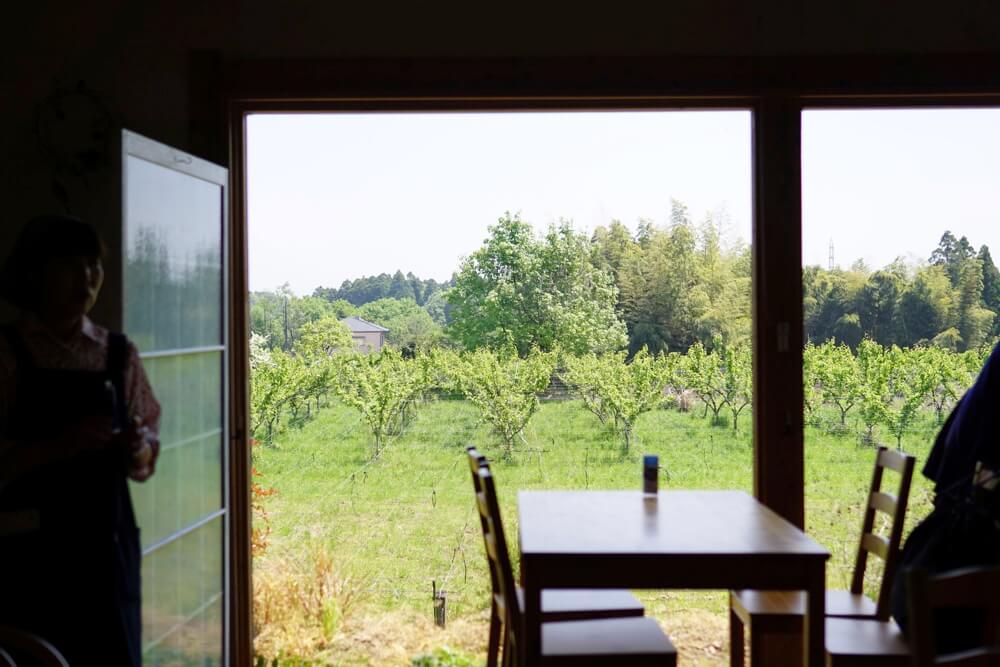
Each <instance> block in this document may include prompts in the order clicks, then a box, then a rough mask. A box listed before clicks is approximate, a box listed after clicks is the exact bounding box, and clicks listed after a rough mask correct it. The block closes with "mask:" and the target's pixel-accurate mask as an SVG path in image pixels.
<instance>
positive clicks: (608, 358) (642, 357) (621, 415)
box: [560, 348, 677, 452]
mask: <svg viewBox="0 0 1000 667" xmlns="http://www.w3.org/2000/svg"><path fill="white" fill-rule="evenodd" d="M676 365H677V358H676V357H668V356H667V355H659V356H653V355H651V354H649V352H648V351H647V350H646V349H645V348H643V349H642V350H640V351H639V352H638V353H637V354H636V355H635V357H633V358H632V360H631V362H626V359H625V353H624V352H617V353H613V354H605V355H602V356H597V355H594V354H589V355H583V356H579V357H573V356H569V357H567V358H566V360H565V369H564V370H563V371H562V372H561V373H560V375H561V377H562V378H563V380H564V381H565V382H566V383H567V384H569V385H570V386H572V387H573V390H574V393H576V394H577V395H578V396H579V397H580V398H581V399H582V400H583V403H584V405H585V406H586V407H587V409H588V410H590V411H591V412H593V413H594V414H595V415H597V417H598V419H600V420H601V423H611V424H612V425H613V427H614V429H615V430H616V431H617V432H618V433H619V434H621V436H622V437H623V439H624V442H623V447H624V449H625V451H626V452H627V451H629V448H630V446H631V444H632V439H633V435H634V429H635V422H636V420H637V419H638V418H639V416H640V415H642V414H643V413H645V412H649V411H650V410H652V409H654V408H656V407H658V406H659V405H661V404H662V403H663V402H664V400H665V395H664V392H665V390H666V388H667V386H668V385H670V384H671V382H672V381H673V379H674V369H675V367H676ZM609 419H610V420H611V421H610V422H609Z"/></svg>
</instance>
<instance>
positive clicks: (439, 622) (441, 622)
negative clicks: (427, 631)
mask: <svg viewBox="0 0 1000 667" xmlns="http://www.w3.org/2000/svg"><path fill="white" fill-rule="evenodd" d="M431 600H433V602H434V625H436V626H438V627H439V628H443V627H444V626H445V623H446V622H447V615H448V593H447V592H446V591H445V590H444V589H443V588H442V589H440V590H438V587H437V582H436V581H431Z"/></svg>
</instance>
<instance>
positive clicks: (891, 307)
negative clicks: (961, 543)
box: [802, 109, 1000, 595]
mask: <svg viewBox="0 0 1000 667" xmlns="http://www.w3.org/2000/svg"><path fill="white" fill-rule="evenodd" d="M998 127H1000V110H996V109H920V110H918V109H878V110H860V109H859V110H849V111H839V110H838V111H833V110H826V111H820V110H816V111H807V112H805V113H803V116H802V213H803V220H802V251H803V264H804V266H803V292H804V298H805V301H804V304H803V306H804V316H805V322H804V325H805V335H806V349H805V355H804V356H805V375H806V382H805V398H806V404H807V409H806V414H805V422H806V430H805V443H806V473H807V474H806V480H807V486H806V518H807V522H808V526H807V528H808V530H809V532H810V533H811V534H812V535H814V536H816V538H817V539H819V540H820V541H821V542H823V543H824V544H825V546H827V547H828V548H829V549H830V551H831V552H832V554H833V557H832V558H831V560H830V563H829V566H828V568H827V573H828V583H829V586H831V587H832V588H839V589H844V588H847V587H848V586H849V585H850V582H851V577H852V574H853V569H854V557H855V554H856V550H857V545H858V528H859V526H860V524H861V518H862V512H863V510H864V507H865V501H866V495H867V489H868V487H869V484H870V481H871V475H872V468H873V466H874V460H875V447H876V446H885V447H888V448H890V449H900V450H902V451H904V452H906V453H908V454H912V455H914V456H915V457H916V460H917V461H916V470H917V472H916V473H915V474H914V478H913V485H912V487H911V491H910V502H909V508H908V510H907V517H906V526H905V529H904V538H905V536H906V535H908V534H909V531H910V529H912V527H913V526H914V525H915V524H916V523H917V522H919V521H920V520H922V519H923V518H924V517H926V516H927V514H928V513H929V511H930V509H931V502H932V499H933V497H934V488H933V486H934V483H933V481H931V480H929V479H928V478H926V477H925V476H924V475H922V474H921V472H920V471H921V468H922V467H923V465H924V462H925V461H927V457H928V454H929V452H930V450H931V447H932V445H933V442H934V439H935V437H936V436H937V434H938V432H939V431H940V429H941V427H942V423H943V421H944V420H945V418H946V417H947V416H948V413H949V412H950V410H951V409H952V407H953V406H954V405H955V402H956V401H957V400H958V399H959V398H960V397H961V396H962V394H963V393H964V392H965V391H966V389H967V388H968V387H969V386H970V385H971V383H972V382H973V381H974V380H975V377H976V374H977V373H978V371H979V369H980V367H981V366H982V364H983V363H984V361H985V356H986V354H987V353H988V351H989V350H990V349H991V347H992V346H993V345H994V344H995V341H996V336H997V335H998V334H1000V325H998V323H1000V318H998V315H1000V271H998V269H997V266H996V260H995V257H996V255H995V254H994V253H996V252H997V251H998V250H1000V225H997V223H996V210H997V207H998V205H1000V191H998V189H997V187H996V184H997V180H998V178H1000V158H998V156H1000V132H997V128H998ZM969 463H970V465H971V464H972V463H974V461H972V460H970V462H969ZM971 473H972V470H971V468H970V469H969V470H968V474H969V475H971ZM898 485H899V476H898V475H896V474H895V473H893V472H892V471H889V472H887V473H886V477H885V478H884V479H883V482H882V487H883V489H884V490H886V491H887V492H889V493H892V494H896V493H897V489H898ZM877 526H878V528H879V531H880V532H882V533H883V534H885V532H886V531H887V529H888V521H881V520H880V523H879V524H877ZM869 563H871V565H870V566H869V567H868V569H867V571H866V576H865V588H866V592H867V593H868V594H869V595H875V594H876V593H877V591H878V589H879V586H880V585H881V581H882V568H881V567H880V566H881V560H880V559H877V558H874V559H873V558H869Z"/></svg>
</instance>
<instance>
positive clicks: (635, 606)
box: [466, 447, 646, 667]
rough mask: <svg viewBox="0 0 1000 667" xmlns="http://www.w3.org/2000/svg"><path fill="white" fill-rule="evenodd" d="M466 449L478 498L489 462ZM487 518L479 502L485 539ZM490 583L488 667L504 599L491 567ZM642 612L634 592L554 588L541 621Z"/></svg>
mask: <svg viewBox="0 0 1000 667" xmlns="http://www.w3.org/2000/svg"><path fill="white" fill-rule="evenodd" d="M466 451H467V452H468V456H469V469H470V471H471V472H472V485H473V488H474V489H475V492H476V495H477V497H478V495H479V494H480V493H481V492H482V489H481V488H480V483H479V468H480V467H484V466H485V467H486V468H487V469H488V468H489V463H488V462H487V461H486V457H485V456H482V455H481V454H480V453H479V452H478V451H477V450H476V448H475V447H467V448H466ZM487 520H488V517H487V516H486V514H485V513H484V510H483V507H482V506H481V505H479V521H480V524H481V525H482V529H483V538H484V540H485V538H486V532H487ZM487 555H488V554H487ZM490 584H491V589H492V596H493V598H492V603H491V604H490V631H489V644H488V647H487V652H486V665H487V667H495V665H496V664H497V655H498V653H499V649H500V645H499V642H500V637H501V626H502V625H503V619H504V618H505V612H504V609H503V608H502V607H501V606H500V605H499V602H498V601H499V600H502V599H503V596H502V592H501V588H500V580H499V578H498V576H497V574H496V573H495V572H494V570H493V568H492V567H491V568H490ZM517 598H518V602H519V604H520V605H521V606H522V607H523V606H524V594H523V592H522V590H521V588H520V586H518V587H517ZM645 613H646V610H645V608H644V607H643V606H642V604H641V603H640V602H639V601H638V600H637V599H636V598H635V596H634V595H632V594H631V593H629V592H628V591H625V590H600V589H565V590H555V589H554V590H550V591H545V592H543V593H542V620H544V621H581V620H589V619H599V618H629V617H634V616H644V615H645Z"/></svg>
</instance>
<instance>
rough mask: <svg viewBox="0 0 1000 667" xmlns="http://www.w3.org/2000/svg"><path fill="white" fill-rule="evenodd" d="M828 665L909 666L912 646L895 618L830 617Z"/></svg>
mask: <svg viewBox="0 0 1000 667" xmlns="http://www.w3.org/2000/svg"><path fill="white" fill-rule="evenodd" d="M826 654H827V666H828V667H897V666H898V667H909V665H910V664H911V663H910V649H909V646H908V645H907V643H906V639H905V638H904V637H903V633H902V631H900V629H899V626H898V625H896V622H895V621H891V620H890V621H870V620H859V619H854V618H828V619H826Z"/></svg>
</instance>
